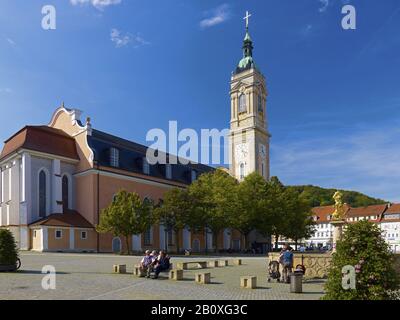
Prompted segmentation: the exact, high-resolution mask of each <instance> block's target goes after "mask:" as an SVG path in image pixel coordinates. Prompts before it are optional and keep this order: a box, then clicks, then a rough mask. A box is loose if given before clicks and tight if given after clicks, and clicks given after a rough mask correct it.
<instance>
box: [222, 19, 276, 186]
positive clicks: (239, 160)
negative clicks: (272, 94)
mask: <svg viewBox="0 0 400 320" xmlns="http://www.w3.org/2000/svg"><path fill="white" fill-rule="evenodd" d="M250 16H251V15H250V14H249V13H248V12H247V13H246V17H245V18H244V19H245V20H246V35H245V38H244V40H243V58H242V59H241V60H240V62H239V64H238V65H237V67H236V70H235V71H234V72H233V73H232V77H231V90H230V95H231V122H230V135H229V146H230V159H229V160H230V173H231V174H232V176H234V177H236V178H237V179H238V180H239V181H241V180H243V179H244V177H245V176H247V175H248V174H250V173H252V172H254V171H256V172H258V173H259V174H260V175H262V176H263V177H264V178H265V179H266V180H268V179H269V178H270V168H269V166H270V165H269V140H270V134H269V132H268V123H267V113H266V105H267V95H268V93H267V87H266V83H265V77H264V76H263V74H262V73H261V71H260V70H259V69H258V68H257V66H256V64H255V62H254V59H253V41H252V39H251V37H250V33H249V17H250Z"/></svg>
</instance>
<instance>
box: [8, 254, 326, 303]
mask: <svg viewBox="0 0 400 320" xmlns="http://www.w3.org/2000/svg"><path fill="white" fill-rule="evenodd" d="M235 258H240V259H242V263H243V265H240V266H236V265H233V260H234V259H235ZM140 259H141V257H139V256H118V255H117V256H116V255H108V254H66V253H33V252H26V253H21V260H22V267H21V269H20V270H19V272H17V273H0V299H1V300H4V299H6V300H8V299H11V300H14V299H32V300H35V299H47V300H51V299H56V300H64V299H65V300H69V299H77V300H101V299H104V300H166V299H168V300H171V299H172V300H185V299H194V300H236V299H237V300H316V299H319V298H320V297H321V296H322V295H323V284H324V281H321V280H319V281H317V280H315V281H306V282H304V284H303V293H302V294H294V293H290V292H289V291H290V290H289V289H290V288H289V285H287V284H282V283H276V282H274V280H273V281H272V282H270V283H268V282H267V271H266V270H267V268H266V266H267V260H266V258H265V257H233V256H232V257H229V258H226V257H212V256H206V257H204V256H202V257H199V256H196V257H195V256H191V257H188V258H186V257H174V256H172V259H171V262H172V263H173V264H174V265H176V263H177V262H185V261H209V260H218V259H224V260H225V259H227V260H229V266H227V267H218V268H207V269H202V272H210V273H211V284H206V285H200V284H196V283H195V281H194V277H195V273H196V272H199V270H196V269H190V270H185V271H184V275H183V280H182V281H171V280H168V274H167V273H162V274H161V275H160V279H158V280H153V279H146V278H137V277H135V276H133V274H132V273H133V267H134V265H135V264H137V263H138V262H139V261H140ZM114 264H126V266H127V273H126V274H114V273H113V270H112V267H113V265H114ZM45 265H51V266H54V267H55V269H56V273H57V274H56V289H55V290H44V289H42V285H41V283H42V279H43V277H44V275H43V274H42V273H41V270H42V267H43V266H45ZM249 275H251V276H256V277H257V288H256V289H241V288H240V277H241V276H249Z"/></svg>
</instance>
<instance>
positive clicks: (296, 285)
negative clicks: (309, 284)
mask: <svg viewBox="0 0 400 320" xmlns="http://www.w3.org/2000/svg"><path fill="white" fill-rule="evenodd" d="M290 292H291V293H302V292H303V271H302V270H295V271H294V272H293V273H292V274H291V275H290Z"/></svg>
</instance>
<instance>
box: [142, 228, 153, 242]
mask: <svg viewBox="0 0 400 320" xmlns="http://www.w3.org/2000/svg"><path fill="white" fill-rule="evenodd" d="M143 242H144V245H145V246H150V245H151V228H149V229H147V230H146V232H145V233H144V235H143Z"/></svg>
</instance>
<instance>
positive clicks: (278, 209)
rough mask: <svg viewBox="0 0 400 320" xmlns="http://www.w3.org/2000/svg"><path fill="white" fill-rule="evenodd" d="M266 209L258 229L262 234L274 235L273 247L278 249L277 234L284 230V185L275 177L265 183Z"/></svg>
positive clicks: (282, 232) (285, 211)
mask: <svg viewBox="0 0 400 320" xmlns="http://www.w3.org/2000/svg"><path fill="white" fill-rule="evenodd" d="M266 202H267V203H266V207H267V210H266V211H265V213H264V216H265V218H264V219H263V221H262V223H260V226H259V231H260V232H261V233H262V234H263V235H264V236H267V235H269V236H271V235H272V236H274V242H275V249H278V241H279V236H280V235H282V234H284V233H285V230H286V228H287V227H286V222H285V221H286V219H287V218H286V215H287V212H288V211H287V209H286V201H285V187H284V185H283V184H282V183H281V182H280V181H279V179H278V178H277V177H271V179H270V181H268V183H267V197H266Z"/></svg>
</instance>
